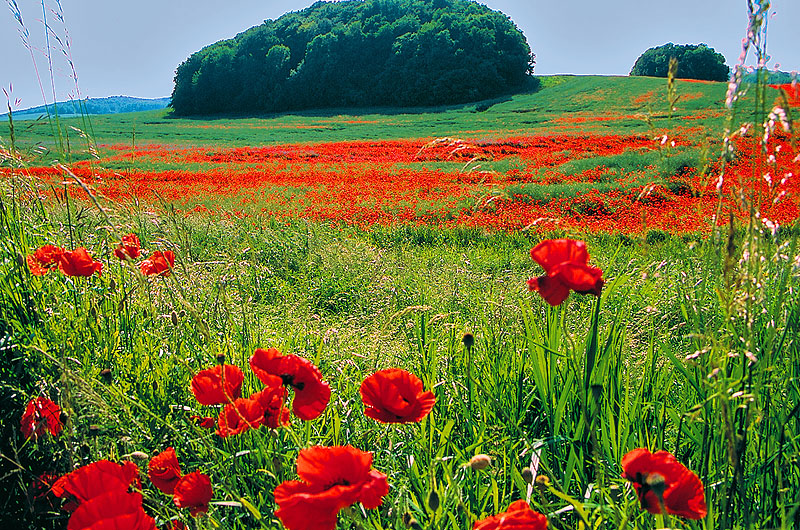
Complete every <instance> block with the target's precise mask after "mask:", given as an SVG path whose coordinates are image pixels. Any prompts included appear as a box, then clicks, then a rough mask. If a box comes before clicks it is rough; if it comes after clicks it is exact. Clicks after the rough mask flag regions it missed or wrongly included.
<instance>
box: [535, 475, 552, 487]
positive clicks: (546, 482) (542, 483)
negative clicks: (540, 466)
mask: <svg viewBox="0 0 800 530" xmlns="http://www.w3.org/2000/svg"><path fill="white" fill-rule="evenodd" d="M536 485H537V486H539V487H540V488H549V487H550V477H548V476H547V475H539V476H538V477H536Z"/></svg>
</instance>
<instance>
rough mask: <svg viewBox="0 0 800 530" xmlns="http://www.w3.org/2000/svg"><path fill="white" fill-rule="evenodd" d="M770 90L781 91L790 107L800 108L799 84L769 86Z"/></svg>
mask: <svg viewBox="0 0 800 530" xmlns="http://www.w3.org/2000/svg"><path fill="white" fill-rule="evenodd" d="M769 86H771V87H772V88H775V89H778V90H783V91H784V93H785V94H786V99H787V101H788V102H789V106H790V107H795V108H800V83H786V84H783V85H769Z"/></svg>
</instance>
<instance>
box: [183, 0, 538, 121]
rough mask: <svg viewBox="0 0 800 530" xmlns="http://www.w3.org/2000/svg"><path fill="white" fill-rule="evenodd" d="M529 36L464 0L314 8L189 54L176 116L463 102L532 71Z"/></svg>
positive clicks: (514, 85) (522, 81) (512, 84)
mask: <svg viewBox="0 0 800 530" xmlns="http://www.w3.org/2000/svg"><path fill="white" fill-rule="evenodd" d="M533 57H534V56H533V54H532V53H531V50H530V47H529V46H528V43H527V41H526V40H525V36H524V35H523V34H522V32H521V31H520V30H519V28H517V26H516V25H515V24H514V23H513V22H512V21H511V19H509V17H507V16H506V15H504V14H503V13H501V12H499V11H492V10H491V9H489V8H488V7H486V6H484V5H482V4H478V3H477V2H474V1H470V0H348V1H344V2H317V3H315V4H313V5H312V6H310V7H308V8H306V9H303V10H301V11H297V12H292V13H287V14H285V15H283V16H282V17H280V18H278V19H276V20H266V21H264V23H263V24H261V25H259V26H255V27H252V28H250V29H248V30H247V31H245V32H243V33H240V34H239V35H237V36H236V37H234V38H232V39H228V40H223V41H220V42H217V43H215V44H212V45H210V46H207V47H205V48H203V49H202V50H200V51H198V52H195V53H193V54H192V55H191V56H190V57H189V58H188V59H186V60H185V61H184V62H182V63H181V64H180V65H179V66H178V68H177V70H176V73H175V87H174V89H173V92H172V107H173V109H174V111H175V113H176V114H183V115H186V114H215V113H225V112H275V111H284V110H297V109H307V108H324V107H342V106H422V105H441V104H451V103H463V102H468V101H477V100H480V99H486V98H490V97H495V96H498V95H500V94H505V93H510V92H513V91H515V90H518V89H520V88H521V87H523V86H525V85H526V83H527V81H528V80H529V79H530V74H532V73H533V64H534V61H533Z"/></svg>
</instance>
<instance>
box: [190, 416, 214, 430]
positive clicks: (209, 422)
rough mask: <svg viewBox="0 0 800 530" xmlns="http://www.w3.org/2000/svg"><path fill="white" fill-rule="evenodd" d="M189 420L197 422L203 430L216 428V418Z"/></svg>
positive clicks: (201, 417) (203, 417)
mask: <svg viewBox="0 0 800 530" xmlns="http://www.w3.org/2000/svg"><path fill="white" fill-rule="evenodd" d="M189 419H190V420H192V421H193V422H195V423H196V424H197V425H198V426H200V427H202V428H203V429H213V428H214V423H215V422H214V418H209V417H208V416H197V415H193V416H189Z"/></svg>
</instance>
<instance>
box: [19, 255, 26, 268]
mask: <svg viewBox="0 0 800 530" xmlns="http://www.w3.org/2000/svg"><path fill="white" fill-rule="evenodd" d="M17 265H19V266H20V268H25V265H26V262H25V256H23V255H22V254H20V253H19V252H17Z"/></svg>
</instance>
